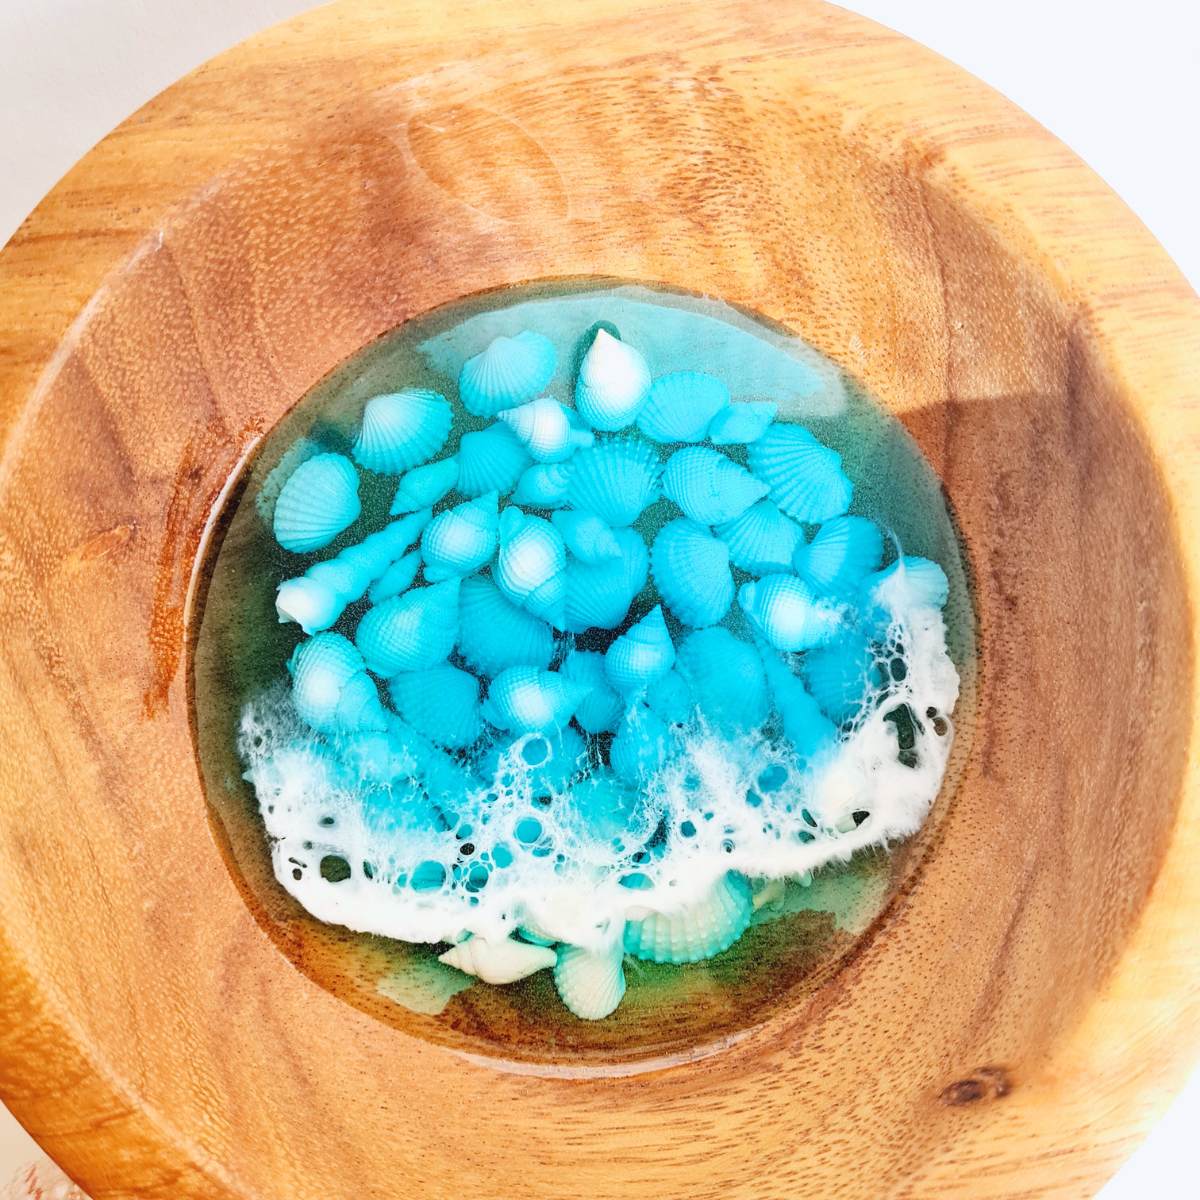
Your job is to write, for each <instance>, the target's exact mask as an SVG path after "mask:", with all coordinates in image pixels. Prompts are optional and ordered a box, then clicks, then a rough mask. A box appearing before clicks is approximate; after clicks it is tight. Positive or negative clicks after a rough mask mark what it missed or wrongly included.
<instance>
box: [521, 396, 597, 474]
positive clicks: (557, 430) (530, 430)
mask: <svg viewBox="0 0 1200 1200" xmlns="http://www.w3.org/2000/svg"><path fill="white" fill-rule="evenodd" d="M498 416H499V419H500V420H501V421H503V422H504V424H505V425H507V426H508V427H509V429H511V430H512V431H513V433H514V434H516V436H517V440H518V441H519V442H520V443H521V445H523V446H524V447H525V449H526V450H528V451H529V454H530V456H531V457H532V458H533V460H534V462H540V463H552V462H562V461H563V460H564V459H567V458H570V457H571V455H572V454H574V453H575V451H576V450H578V449H580V448H581V447H583V446H590V445H591V444H592V443H593V442H594V441H595V440H596V435H595V434H594V433H592V431H591V430H590V429H587V428H585V427H582V426H577V425H575V424H574V423H572V421H571V416H572V414H571V412H570V410H569V409H566V408H564V407H563V406H562V405H561V404H559V402H558V401H557V400H553V399H551V398H550V397H549V396H541V397H539V398H538V399H537V400H531V401H530V402H529V403H528V404H522V405H521V406H520V407H519V408H506V409H504V410H503V411H502V412H500V413H499V414H498Z"/></svg>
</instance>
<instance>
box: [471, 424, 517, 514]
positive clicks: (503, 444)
mask: <svg viewBox="0 0 1200 1200" xmlns="http://www.w3.org/2000/svg"><path fill="white" fill-rule="evenodd" d="M529 463H530V458H529V452H528V451H527V450H526V449H525V447H524V446H522V445H521V443H520V442H519V441H518V440H517V435H516V434H515V433H513V431H512V430H511V429H509V427H508V426H507V425H502V424H499V423H497V424H495V425H489V426H488V427H487V428H486V429H478V430H476V431H475V432H474V433H464V434H463V436H462V441H460V442H459V444H458V484H457V485H456V486H457V487H458V490H459V491H460V492H461V493H462V494H463V495H464V496H467V497H469V498H470V499H472V500H474V499H476V498H477V497H479V496H486V495H487V493H488V492H499V493H500V495H504V494H505V493H506V492H511V491H512V489H513V488H514V487H515V486H516V483H517V480H518V479H520V478H521V474H522V472H524V470H525V468H526V467H528V466H529Z"/></svg>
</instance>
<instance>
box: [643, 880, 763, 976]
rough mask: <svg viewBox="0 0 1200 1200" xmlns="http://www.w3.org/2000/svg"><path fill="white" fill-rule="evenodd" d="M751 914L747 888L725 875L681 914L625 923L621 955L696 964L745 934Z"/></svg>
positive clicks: (751, 906)
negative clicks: (623, 944)
mask: <svg viewBox="0 0 1200 1200" xmlns="http://www.w3.org/2000/svg"><path fill="white" fill-rule="evenodd" d="M753 912H754V902H753V899H752V893H751V889H750V884H749V883H748V882H747V881H746V879H745V878H744V877H743V876H741V875H739V874H737V872H735V871H729V872H727V873H726V874H725V875H723V876H722V877H721V878H720V879H718V880H717V882H716V883H715V884H713V886H712V888H711V889H710V890H709V892H708V895H707V896H705V897H704V898H703V899H702V900H700V901H698V902H697V903H695V904H691V905H688V907H687V908H685V909H683V910H682V911H681V912H678V913H675V914H674V915H672V916H666V915H664V914H662V913H651V914H650V915H649V916H648V917H643V918H642V919H641V920H640V921H628V922H626V925H625V939H624V940H625V952H626V953H627V954H632V955H633V956H634V957H635V958H642V959H647V960H649V961H650V962H657V963H690V962H700V961H701V960H702V959H705V958H712V957H713V955H715V954H720V953H721V951H722V950H728V949H729V947H730V946H732V945H733V943H734V942H736V941H737V940H738V938H740V937H741V936H742V934H743V933H745V932H746V929H747V927H748V926H749V924H750V917H751V915H752V914H753Z"/></svg>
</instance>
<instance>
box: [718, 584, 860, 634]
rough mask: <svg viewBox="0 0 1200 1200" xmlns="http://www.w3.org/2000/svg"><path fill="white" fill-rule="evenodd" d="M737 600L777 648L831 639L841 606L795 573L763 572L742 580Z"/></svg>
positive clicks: (840, 612) (837, 623) (840, 613)
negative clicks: (819, 594) (764, 573)
mask: <svg viewBox="0 0 1200 1200" xmlns="http://www.w3.org/2000/svg"><path fill="white" fill-rule="evenodd" d="M738 604H740V605H741V608H742V611H743V612H744V613H745V614H746V616H748V617H749V618H750V620H751V622H752V623H753V624H754V626H755V628H756V629H757V630H758V632H759V633H761V634H762V636H763V637H764V638H766V639H767V641H768V642H770V643H771V645H772V646H774V647H775V649H776V650H811V649H812V648H813V647H814V646H820V645H822V644H823V643H825V642H828V641H831V640H832V639H833V638H834V637H836V636H837V634H838V631H839V628H840V626H841V618H842V610H841V608H840V607H838V606H837V605H836V604H832V603H830V602H829V601H826V600H822V599H820V598H819V597H818V596H817V595H816V593H815V592H814V591H813V590H812V588H810V587H809V586H808V584H807V583H805V582H804V581H803V580H802V579H799V578H798V577H797V576H795V575H764V576H763V578H762V579H752V580H751V581H750V582H749V583H744V584H742V586H741V588H740V590H739V591H738Z"/></svg>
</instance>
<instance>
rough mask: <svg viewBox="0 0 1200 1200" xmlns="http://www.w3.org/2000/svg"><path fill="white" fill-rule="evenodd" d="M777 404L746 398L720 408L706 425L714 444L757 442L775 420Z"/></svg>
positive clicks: (777, 409)
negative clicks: (738, 402)
mask: <svg viewBox="0 0 1200 1200" xmlns="http://www.w3.org/2000/svg"><path fill="white" fill-rule="evenodd" d="M778 411H779V405H778V404H774V403H772V402H771V401H769V400H748V401H746V402H744V403H742V404H731V405H730V406H729V407H728V408H724V409H722V410H721V411H720V412H719V413H717V415H716V416H715V417H713V419H712V422H711V424H710V425H709V427H708V440H709V441H710V442H712V444H713V445H714V446H736V445H744V444H746V443H747V442H757V441H758V439H759V438H760V437H762V435H763V434H764V433H766V432H767V427H768V426H769V425H770V424H771V422H772V421H773V420H775V415H776V413H778Z"/></svg>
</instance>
